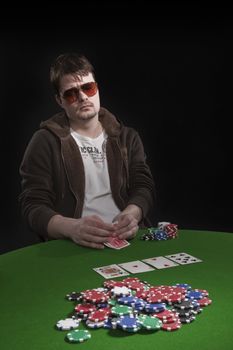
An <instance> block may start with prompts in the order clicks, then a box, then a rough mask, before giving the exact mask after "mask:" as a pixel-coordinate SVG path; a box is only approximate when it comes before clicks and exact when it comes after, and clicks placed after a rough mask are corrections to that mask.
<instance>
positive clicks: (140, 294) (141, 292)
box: [135, 289, 149, 300]
mask: <svg viewBox="0 0 233 350" xmlns="http://www.w3.org/2000/svg"><path fill="white" fill-rule="evenodd" d="M135 296H136V297H137V298H141V299H144V300H145V299H146V298H147V297H148V296H149V291H148V290H144V289H140V290H137V291H136V294H135Z"/></svg>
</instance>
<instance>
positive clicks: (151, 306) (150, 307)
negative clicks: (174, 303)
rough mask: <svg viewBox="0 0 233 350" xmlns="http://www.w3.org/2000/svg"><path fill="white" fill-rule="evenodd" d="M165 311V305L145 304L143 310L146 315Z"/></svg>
mask: <svg viewBox="0 0 233 350" xmlns="http://www.w3.org/2000/svg"><path fill="white" fill-rule="evenodd" d="M165 309H166V304H165V303H147V304H146V305H145V310H146V312H148V313H151V312H162V311H163V310H165Z"/></svg>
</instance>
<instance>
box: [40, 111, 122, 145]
mask: <svg viewBox="0 0 233 350" xmlns="http://www.w3.org/2000/svg"><path fill="white" fill-rule="evenodd" d="M99 121H100V123H101V124H102V126H103V128H104V129H105V131H106V133H107V134H108V135H109V136H113V137H114V136H118V135H119V134H120V131H121V128H122V126H123V124H122V122H121V121H119V120H118V119H117V118H116V117H115V116H114V115H113V114H112V113H110V112H109V111H108V110H107V109H106V108H103V107H101V108H100V112H99ZM40 128H41V129H47V130H50V131H51V132H53V133H54V134H55V135H57V136H58V137H59V138H66V137H68V136H69V135H70V124H69V119H68V117H67V115H66V114H65V112H60V113H57V114H55V115H54V116H53V117H51V118H50V119H48V120H46V121H43V122H41V124H40Z"/></svg>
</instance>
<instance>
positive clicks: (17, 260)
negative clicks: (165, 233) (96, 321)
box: [0, 230, 233, 350]
mask: <svg viewBox="0 0 233 350" xmlns="http://www.w3.org/2000/svg"><path fill="white" fill-rule="evenodd" d="M141 234H142V231H140V232H139V233H138V236H137V238H135V239H134V240H133V241H131V245H130V246H129V247H127V248H124V249H122V250H112V249H110V248H105V249H104V250H101V251H97V250H93V249H89V248H84V247H79V246H77V245H75V244H74V243H72V242H70V241H63V240H59V241H50V242H47V243H41V244H36V245H33V246H30V247H26V248H22V249H19V250H15V251H12V252H10V253H6V254H3V255H1V256H0V280H1V287H0V305H1V307H0V323H1V327H0V349H2V350H18V349H20V350H22V349H30V350H44V349H48V350H50V349H53V350H55V349H59V350H62V349H71V348H73V347H75V346H77V347H79V346H80V347H81V348H82V349H90V350H91V349H97V350H98V349H101V350H105V349H108V350H110V349H114V350H118V349H119V350H124V349H127V350H135V349H144V350H147V349H150V350H151V349H157V350H168V349H171V348H172V349H177V350H178V349H179V350H183V349H185V350H187V349H189V350H193V349H195V350H197V349H198V350H199V349H201V350H215V349H216V350H220V349H224V350H232V349H233V336H232V326H233V274H232V271H233V249H232V248H233V234H231V233H223V232H210V231H192V230H180V231H179V237H178V238H177V239H173V240H168V241H160V242H159V241H142V240H140V236H141ZM179 252H186V253H189V254H191V255H194V256H196V257H198V258H200V259H202V260H203V262H201V263H195V264H190V265H185V266H184V265H179V266H176V267H172V268H167V269H162V270H154V271H150V272H146V273H138V274H136V275H131V276H137V277H139V278H140V279H142V280H146V281H148V282H150V283H151V284H154V285H160V284H164V285H173V284H175V283H189V284H190V285H192V287H194V288H200V289H207V290H208V291H209V293H210V297H211V299H212V300H213V303H212V304H211V305H210V306H207V307H205V308H204V310H203V312H202V313H201V314H199V315H198V316H197V318H196V320H195V321H194V322H192V323H191V324H187V325H186V324H185V325H183V326H182V327H181V329H180V330H177V331H175V332H165V331H161V330H160V331H157V332H148V333H147V332H142V333H140V332H139V333H136V334H130V333H127V332H124V331H122V330H111V331H109V330H106V329H95V330H92V329H91V330H90V332H91V335H92V337H91V339H90V340H88V341H87V342H84V343H82V344H70V343H68V342H66V341H65V336H66V333H67V331H58V330H56V328H55V324H56V322H57V321H58V320H60V319H64V318H65V317H67V315H69V314H70V313H71V312H72V310H73V308H74V303H73V302H69V301H68V300H66V298H65V295H66V294H67V293H69V292H71V291H82V290H85V289H91V288H97V287H100V286H102V284H103V282H104V281H105V279H104V278H103V277H102V276H101V275H99V274H98V273H96V272H95V271H93V268H94V267H99V266H104V265H109V264H114V263H116V264H117V263H123V262H128V261H133V260H142V259H145V258H150V257H153V256H164V255H169V254H173V253H179ZM120 279H122V278H117V280H120ZM81 327H83V328H84V326H83V325H82V326H81Z"/></svg>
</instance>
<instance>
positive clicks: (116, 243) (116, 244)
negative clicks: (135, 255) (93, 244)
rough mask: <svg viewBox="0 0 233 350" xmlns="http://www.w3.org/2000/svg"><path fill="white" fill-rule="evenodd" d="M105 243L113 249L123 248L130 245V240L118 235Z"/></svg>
mask: <svg viewBox="0 0 233 350" xmlns="http://www.w3.org/2000/svg"><path fill="white" fill-rule="evenodd" d="M104 245H106V246H107V247H109V248H113V249H122V248H125V247H128V246H129V245H130V243H129V242H128V241H126V239H119V238H118V237H111V239H110V240H109V241H108V242H106V243H104Z"/></svg>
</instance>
